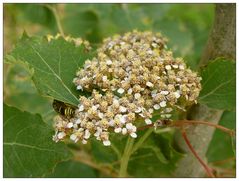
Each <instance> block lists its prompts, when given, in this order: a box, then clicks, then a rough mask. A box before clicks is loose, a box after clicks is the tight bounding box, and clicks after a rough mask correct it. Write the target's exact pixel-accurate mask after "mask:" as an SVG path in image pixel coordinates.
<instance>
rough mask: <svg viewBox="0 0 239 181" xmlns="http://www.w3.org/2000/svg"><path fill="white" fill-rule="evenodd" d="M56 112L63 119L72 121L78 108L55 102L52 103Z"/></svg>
mask: <svg viewBox="0 0 239 181" xmlns="http://www.w3.org/2000/svg"><path fill="white" fill-rule="evenodd" d="M52 106H53V108H54V110H55V111H56V112H57V113H58V114H60V115H61V117H62V118H66V119H70V118H72V117H73V116H74V115H75V110H76V109H77V107H76V106H73V105H71V104H68V103H64V102H62V101H58V100H55V99H54V101H53V103H52Z"/></svg>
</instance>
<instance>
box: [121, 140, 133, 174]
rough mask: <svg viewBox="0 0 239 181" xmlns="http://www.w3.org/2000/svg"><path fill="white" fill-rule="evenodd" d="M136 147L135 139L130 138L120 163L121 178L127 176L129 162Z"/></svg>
mask: <svg viewBox="0 0 239 181" xmlns="http://www.w3.org/2000/svg"><path fill="white" fill-rule="evenodd" d="M133 145H134V138H131V137H130V136H129V137H128V140H127V143H126V145H125V149H124V153H123V156H122V158H121V162H120V171H119V177H126V176H127V168H128V162H129V158H130V155H131V150H132V148H133Z"/></svg>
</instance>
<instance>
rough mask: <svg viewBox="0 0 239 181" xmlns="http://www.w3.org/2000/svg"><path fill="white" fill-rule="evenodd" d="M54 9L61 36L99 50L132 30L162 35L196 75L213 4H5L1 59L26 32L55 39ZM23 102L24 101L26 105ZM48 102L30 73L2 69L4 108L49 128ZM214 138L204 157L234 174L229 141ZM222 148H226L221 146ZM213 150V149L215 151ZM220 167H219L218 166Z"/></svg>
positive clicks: (223, 137)
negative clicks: (110, 39)
mask: <svg viewBox="0 0 239 181" xmlns="http://www.w3.org/2000/svg"><path fill="white" fill-rule="evenodd" d="M51 7H54V8H56V10H57V13H58V16H59V19H60V22H61V24H62V28H63V31H64V33H65V35H71V36H73V37H82V38H84V39H87V40H89V41H90V42H91V43H92V44H95V45H98V44H99V43H100V42H101V41H102V39H104V38H105V37H107V36H111V35H114V34H116V33H117V34H122V33H124V32H127V31H131V30H133V29H137V30H142V31H143V30H150V31H154V32H161V33H162V34H163V35H165V36H166V37H167V38H168V39H169V44H168V45H169V46H168V47H169V48H170V49H171V50H172V51H173V52H174V55H175V56H180V57H183V58H184V59H185V61H186V62H187V64H188V65H189V66H190V67H191V68H192V69H194V70H195V69H197V65H198V62H199V61H200V56H201V54H202V52H203V50H204V47H205V45H206V42H207V38H208V35H209V33H210V29H211V27H212V24H213V18H214V8H215V5H214V4H4V54H6V53H8V52H10V51H11V50H12V49H13V48H14V44H15V43H16V42H17V40H18V39H19V38H20V37H21V35H22V33H23V32H24V31H26V32H27V33H28V34H29V35H31V36H32V35H47V34H52V35H55V34H56V33H57V32H58V28H57V23H56V14H54V13H53V11H52V10H51ZM26 100H27V101H26ZM51 101H52V100H49V99H47V98H44V97H41V96H40V95H39V94H38V93H37V90H36V88H35V87H34V85H33V83H32V81H31V78H30V77H29V74H28V72H27V71H26V70H25V69H24V67H23V66H21V65H6V64H5V65H4V102H5V103H7V104H8V105H12V106H15V107H17V108H19V109H21V110H25V111H29V112H31V113H40V114H41V115H42V116H43V119H44V120H45V121H46V122H47V123H48V124H51V120H52V116H53V115H54V114H55V113H54V111H53V109H52V106H51ZM226 119H230V120H235V114H234V113H230V112H225V113H224V116H223V119H222V120H221V124H224V125H225V126H227V127H230V128H235V124H234V123H235V121H231V122H230V124H228V123H227V122H225V120H226ZM226 136H227V135H225V134H223V133H221V132H216V133H215V135H214V138H213V141H212V144H211V145H212V146H210V148H209V151H208V159H209V162H217V161H219V160H223V159H224V160H227V159H229V161H228V162H226V164H224V165H223V167H224V166H225V165H226V168H225V169H227V172H225V173H224V172H223V171H224V170H223V171H221V172H222V173H221V172H220V173H221V174H226V176H227V175H229V176H231V175H233V174H235V173H234V172H235V171H234V170H231V168H232V167H235V165H234V164H235V162H234V161H233V162H232V160H234V158H235V156H234V153H233V151H232V149H231V139H230V137H226ZM225 144H226V145H227V146H225ZM214 145H216V146H217V147H215V146H214ZM219 167H220V165H219Z"/></svg>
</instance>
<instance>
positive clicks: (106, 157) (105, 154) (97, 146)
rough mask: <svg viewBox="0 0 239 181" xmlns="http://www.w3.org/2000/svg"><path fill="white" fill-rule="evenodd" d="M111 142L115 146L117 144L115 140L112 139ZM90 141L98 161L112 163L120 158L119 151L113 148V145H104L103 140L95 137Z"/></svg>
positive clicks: (93, 153)
mask: <svg viewBox="0 0 239 181" xmlns="http://www.w3.org/2000/svg"><path fill="white" fill-rule="evenodd" d="M111 142H112V144H113V146H115V145H114V144H115V140H113V139H111ZM90 143H91V148H92V155H93V157H94V159H95V160H96V161H97V162H99V163H112V162H114V161H117V160H118V158H117V153H116V152H115V150H114V149H113V147H112V145H111V146H110V147H107V146H104V145H103V144H102V142H100V141H97V140H95V139H92V140H91V142H90ZM116 149H117V147H116Z"/></svg>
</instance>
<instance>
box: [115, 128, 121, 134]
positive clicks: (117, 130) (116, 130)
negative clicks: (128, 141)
mask: <svg viewBox="0 0 239 181" xmlns="http://www.w3.org/2000/svg"><path fill="white" fill-rule="evenodd" d="M121 131H122V128H115V130H114V132H115V133H120V132H121Z"/></svg>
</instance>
